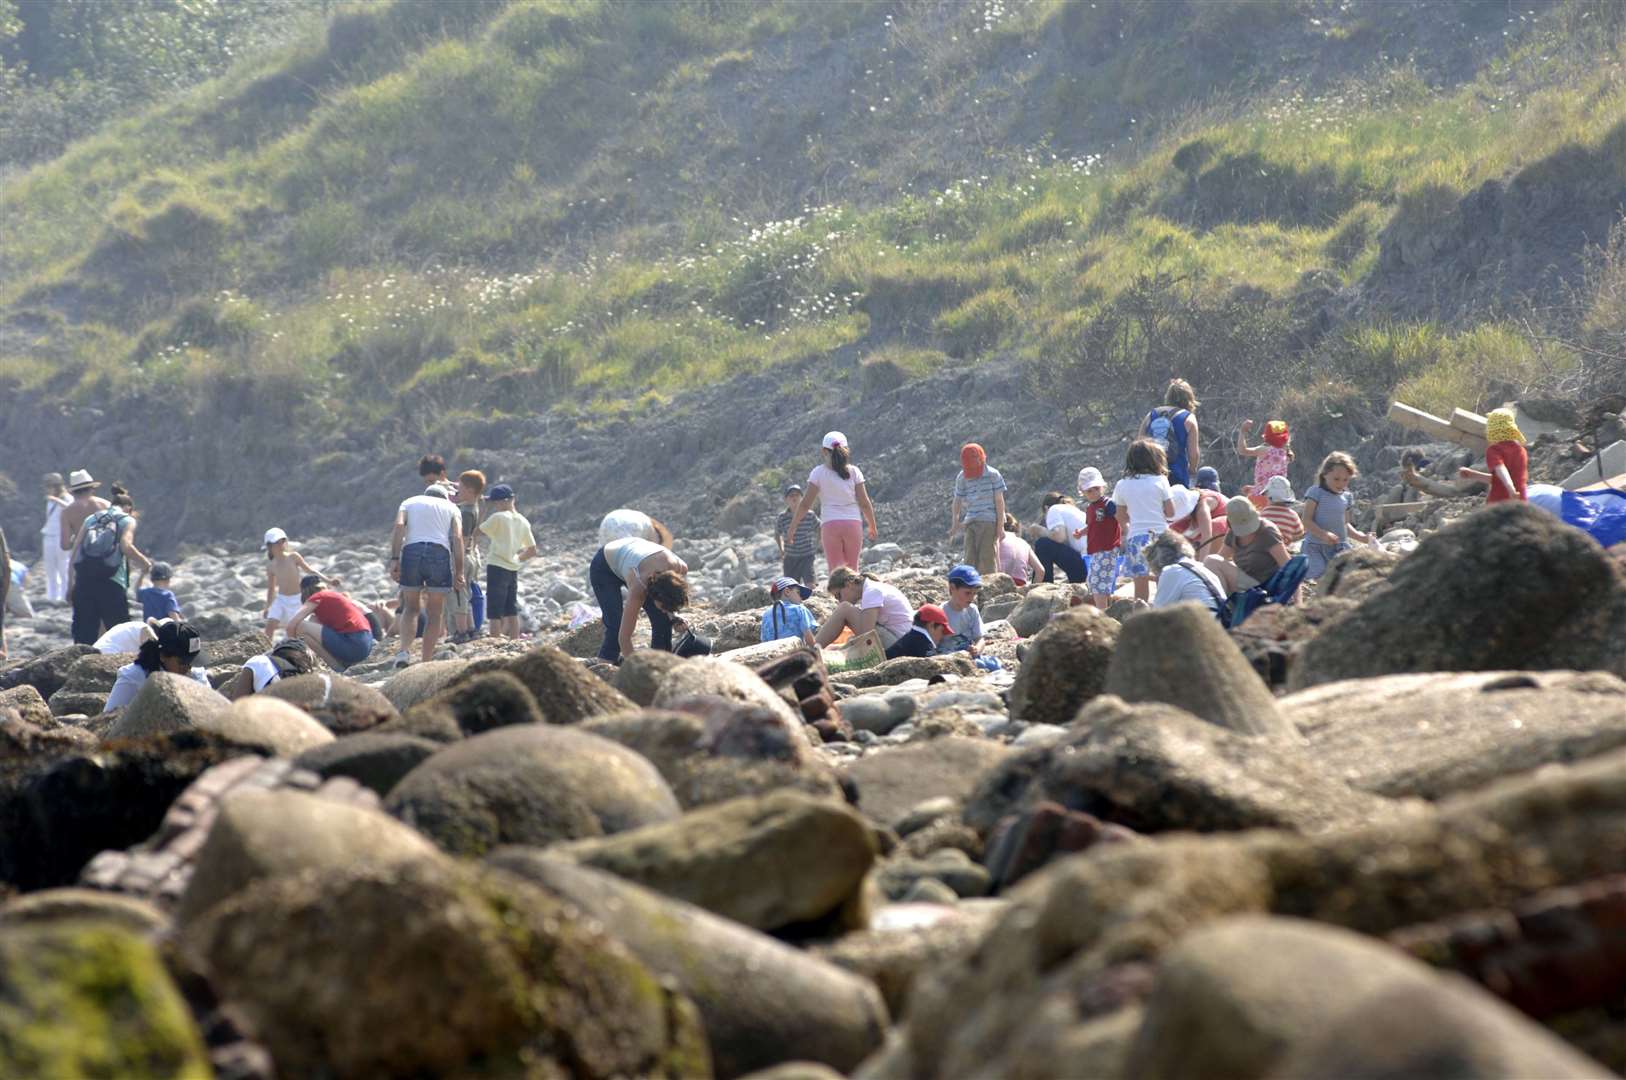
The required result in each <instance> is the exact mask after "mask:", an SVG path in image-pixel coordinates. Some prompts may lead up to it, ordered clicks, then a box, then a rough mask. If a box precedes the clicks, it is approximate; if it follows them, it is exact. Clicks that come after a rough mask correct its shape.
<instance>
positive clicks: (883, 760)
mask: <svg viewBox="0 0 1626 1080" xmlns="http://www.w3.org/2000/svg"><path fill="white" fill-rule="evenodd" d="M1010 753H1011V751H1010V749H1009V748H1008V747H1006V746H1004V745H1002V744H1000V743H997V742H994V741H993V740H992V739H967V738H961V737H959V736H955V735H949V736H945V737H944V738H940V739H932V740H930V741H928V742H920V743H909V744H907V745H905V746H898V747H891V748H888V749H883V750H877V751H875V752H874V753H870V754H865V755H864V756H863V757H861V758H859V759H858V760H857V761H855V762H853V763H852V764H850V765H848V766H846V767H845V768H844V769H843V770H842V772H843V773H844V774H845V775H846V777H847V779H848V780H850V781H852V782H853V784H854V785H855V786H856V787H857V788H858V808H859V809H860V810H862V811H863V812H864V814H865V816H867V817H868V818H869V819H870V820H871V821H874V822H876V823H878V824H881V825H892V824H895V823H896V822H897V821H898V820H899V819H900V818H902V817H903V816H904V815H905V814H907V813H909V811H911V810H913V809H914V808H915V807H916V806H919V805H920V804H921V803H923V802H925V801H926V800H927V799H937V798H943V797H947V798H950V799H954V800H955V801H959V800H962V799H964V798H966V797H967V796H969V795H970V794H971V792H972V791H973V790H974V789H975V788H976V786H977V782H978V781H979V780H981V779H982V777H983V776H984V775H986V774H987V773H989V772H990V771H992V770H993V769H994V768H995V767H996V766H997V765H998V764H999V763H1000V762H1001V761H1003V760H1005V759H1006V758H1007V757H1009V756H1010Z"/></svg>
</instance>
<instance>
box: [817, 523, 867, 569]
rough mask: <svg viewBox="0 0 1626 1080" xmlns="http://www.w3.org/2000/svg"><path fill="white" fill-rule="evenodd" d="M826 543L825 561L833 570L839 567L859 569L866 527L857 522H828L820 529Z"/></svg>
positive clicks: (821, 538)
mask: <svg viewBox="0 0 1626 1080" xmlns="http://www.w3.org/2000/svg"><path fill="white" fill-rule="evenodd" d="M819 539H820V540H821V541H822V542H823V543H824V561H825V562H826V563H828V564H829V567H830V569H831V570H834V569H835V568H836V567H838V566H850V567H852V568H853V569H854V570H857V569H858V553H859V551H860V550H862V549H863V546H864V526H863V523H861V522H857V521H826V522H825V523H824V524H823V526H821V527H820V529H819Z"/></svg>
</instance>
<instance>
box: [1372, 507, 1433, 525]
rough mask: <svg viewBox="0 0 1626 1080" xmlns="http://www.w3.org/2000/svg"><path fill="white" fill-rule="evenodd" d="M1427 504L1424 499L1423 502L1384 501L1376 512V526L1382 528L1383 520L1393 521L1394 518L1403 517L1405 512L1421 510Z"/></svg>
mask: <svg viewBox="0 0 1626 1080" xmlns="http://www.w3.org/2000/svg"><path fill="white" fill-rule="evenodd" d="M1427 505H1428V503H1427V502H1426V501H1424V502H1401V503H1384V504H1383V505H1381V506H1379V507H1378V512H1377V518H1378V527H1379V528H1382V527H1383V523H1384V522H1385V521H1394V520H1397V519H1399V518H1403V517H1405V516H1406V515H1407V514H1409V513H1411V512H1412V511H1414V510H1421V509H1423V507H1425V506H1427Z"/></svg>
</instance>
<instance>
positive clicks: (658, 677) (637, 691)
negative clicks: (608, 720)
mask: <svg viewBox="0 0 1626 1080" xmlns="http://www.w3.org/2000/svg"><path fill="white" fill-rule="evenodd" d="M681 663H683V657H681V656H678V655H676V654H675V653H669V652H667V651H666V650H664V649H636V650H634V651H633V654H632V655H631V656H628V657H626V658H625V659H623V660H622V661H621V666H620V667H618V668H616V669H615V678H614V679H611V680H610V685H611V686H613V687H615V688H616V689H617V690H619V691H621V693H623V694H625V695H626V697H627V699H628V700H629V701H631V702H632V703H633V704H635V705H639V706H642V707H644V708H648V707H649V706H650V705H653V704H654V703H655V695H656V694H657V693H658V692H659V691H660V688H661V683H662V682H664V681H665V680H666V676H667V675H668V674H669V673H670V672H671V670H672V669H673V668H675V667H677V666H678V665H679V664H681Z"/></svg>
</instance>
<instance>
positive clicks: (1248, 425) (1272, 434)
mask: <svg viewBox="0 0 1626 1080" xmlns="http://www.w3.org/2000/svg"><path fill="white" fill-rule="evenodd" d="M1252 430H1253V421H1252V420H1244V421H1242V430H1241V431H1238V432H1237V433H1236V452H1237V453H1238V454H1240V455H1241V456H1242V457H1251V458H1253V486H1252V487H1249V488H1245V489H1244V490H1243V493H1244V494H1248V495H1252V494H1262V493H1263V492H1264V490H1265V485H1266V484H1268V483H1270V478H1271V477H1272V476H1286V475H1287V467H1288V465H1290V464H1292V461H1293V448H1292V446H1291V445H1290V444H1291V443H1292V441H1293V433H1292V432H1291V431H1289V430H1288V428H1287V421H1286V420H1271V421H1268V422H1267V423H1266V424H1265V430H1264V431H1263V432H1262V433H1261V434H1262V435H1263V436H1264V440H1265V441H1264V442H1263V443H1262V444H1261V445H1259V446H1249V445H1248V433H1249V432H1251V431H1252Z"/></svg>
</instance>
